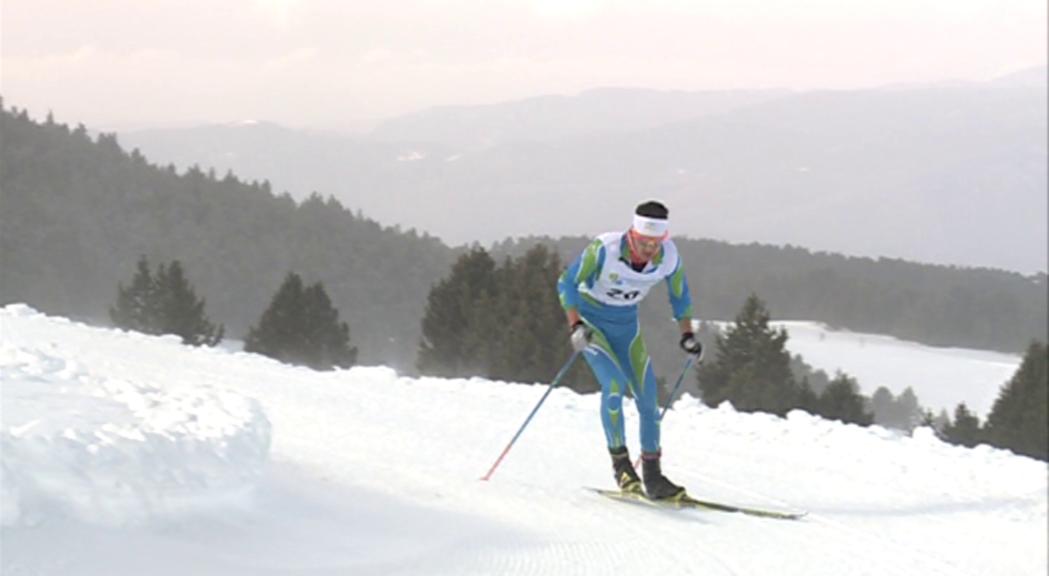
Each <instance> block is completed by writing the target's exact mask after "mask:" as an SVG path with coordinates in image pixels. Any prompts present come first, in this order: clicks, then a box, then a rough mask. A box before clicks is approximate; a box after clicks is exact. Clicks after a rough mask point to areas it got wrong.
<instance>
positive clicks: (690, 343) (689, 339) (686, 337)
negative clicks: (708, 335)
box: [681, 332, 703, 361]
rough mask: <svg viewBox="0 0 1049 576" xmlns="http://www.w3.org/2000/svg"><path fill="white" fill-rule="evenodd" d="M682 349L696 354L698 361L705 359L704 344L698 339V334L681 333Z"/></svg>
mask: <svg viewBox="0 0 1049 576" xmlns="http://www.w3.org/2000/svg"><path fill="white" fill-rule="evenodd" d="M681 349H682V350H684V351H685V352H688V353H689V354H692V355H694V356H695V357H696V360H697V361H699V360H702V359H703V344H702V343H701V342H700V341H699V340H696V335H695V334H693V333H691V332H685V333H684V334H682V335H681Z"/></svg>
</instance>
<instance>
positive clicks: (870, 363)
mask: <svg viewBox="0 0 1049 576" xmlns="http://www.w3.org/2000/svg"><path fill="white" fill-rule="evenodd" d="M773 325H775V326H776V327H780V328H783V329H785V330H786V331H787V333H788V334H789V335H790V338H789V339H788V340H787V349H788V350H790V352H791V354H801V356H802V358H804V359H805V362H806V363H808V364H810V365H811V366H813V367H814V368H818V369H820V370H823V371H825V372H827V374H828V375H829V376H831V377H833V376H834V373H835V372H836V371H838V370H841V371H844V372H845V373H847V374H848V375H849V376H852V377H854V378H856V379H857V381H858V382H859V385H860V388H861V391H862V392H863V393H864V394H866V395H867V396H870V395H872V394H874V391H875V390H877V389H878V387H879V386H884V387H886V388H888V389H889V390H890V391H891V392H892V393H893V394H895V395H899V394H900V393H901V392H903V391H904V389H906V388H907V387H908V386H909V387H911V388H913V389H914V392H915V394H916V395H917V397H918V400H919V401H920V402H921V403H922V406H923V407H925V408H928V409H930V410H932V411H933V412H936V413H938V412H939V411H940V410H947V412H948V413H950V414H953V413H954V408H955V406H957V405H958V404H959V403H961V402H965V403H966V405H967V406H968V407H969V410H971V411H972V412H973V413H974V414H977V415H979V416H980V418H981V419H983V418H986V417H987V414H988V413H990V411H991V407H992V406H993V405H994V401H995V399H997V398H998V393H999V391H1000V390H1001V387H1002V386H1003V385H1004V384H1005V383H1006V382H1008V381H1009V378H1011V377H1012V375H1013V374H1015V373H1016V369H1017V368H1019V367H1020V361H1021V358H1020V357H1019V356H1017V355H1015V354H1004V353H1001V352H990V351H986V350H971V349H966V348H937V347H934V346H926V345H924V344H919V343H917V342H908V341H906V340H900V339H898V338H893V337H892V336H882V335H878V334H864V333H862V332H849V331H847V330H833V329H831V328H830V327H828V326H827V325H825V324H820V323H818V322H798V321H794V322H774V323H773Z"/></svg>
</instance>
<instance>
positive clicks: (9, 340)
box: [0, 306, 1049, 576]
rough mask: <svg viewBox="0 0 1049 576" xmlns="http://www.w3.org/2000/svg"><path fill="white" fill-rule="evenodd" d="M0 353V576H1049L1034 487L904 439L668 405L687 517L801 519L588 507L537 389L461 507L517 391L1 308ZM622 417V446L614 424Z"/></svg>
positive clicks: (553, 399)
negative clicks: (715, 505)
mask: <svg viewBox="0 0 1049 576" xmlns="http://www.w3.org/2000/svg"><path fill="white" fill-rule="evenodd" d="M0 331H2V340H0V342H2V347H0V369H2V370H3V372H2V375H3V382H2V386H3V388H2V401H3V404H2V406H3V421H2V426H0V428H2V433H3V454H2V463H3V479H2V480H3V487H4V488H3V493H2V506H3V518H4V526H3V529H2V530H3V532H2V536H3V538H2V543H3V549H2V557H3V558H2V571H3V573H4V574H5V575H7V574H151V575H152V574H171V575H189V574H193V575H198V574H223V575H229V574H233V575H237V574H245V575H246V574H260V573H265V574H308V575H313V574H608V573H631V574H641V573H645V574H706V575H721V574H740V575H747V574H786V575H790V574H805V575H813V574H815V575H819V574H834V575H840V574H879V575H883V574H922V575H928V574H944V575H948V574H950V575H956V574H963V575H964V574H971V575H974V576H975V575H981V576H982V575H986V574H1002V575H1014V574H1044V573H1045V572H1046V569H1047V566H1049V563H1047V553H1046V546H1045V542H1046V537H1047V530H1046V520H1047V514H1046V507H1047V496H1046V489H1047V482H1046V465H1045V463H1043V462H1038V461H1034V460H1031V459H1028V458H1023V457H1018V456H1014V455H1012V454H1010V453H1008V452H1005V451H1000V450H994V449H991V448H988V447H978V448H976V449H965V448H960V447H954V446H949V445H946V444H943V443H941V442H939V441H938V440H936V439H935V438H934V437H933V436H932V435H931V433H930V432H928V431H927V430H919V432H918V433H917V434H916V435H915V436H914V437H913V438H911V437H904V436H899V435H897V434H895V433H892V432H889V431H886V430H882V429H880V428H870V429H864V428H858V427H854V426H845V425H841V424H837V423H831V422H825V421H821V420H818V419H815V418H812V417H810V416H808V415H806V414H804V413H800V412H795V413H792V414H790V416H789V417H788V418H786V419H779V418H775V417H771V416H766V415H760V414H757V415H746V414H739V413H736V412H734V411H733V410H732V409H731V408H730V407H727V406H725V407H722V408H719V409H716V410H713V409H709V408H705V407H703V406H702V405H701V404H700V403H699V402H697V401H696V400H694V399H690V398H687V399H685V400H682V401H680V402H678V403H677V405H676V406H675V407H674V410H673V411H671V412H670V413H669V414H668V416H667V420H666V421H665V423H664V426H663V429H664V452H665V455H666V456H665V469H666V471H667V473H668V474H669V475H670V476H671V478H672V479H674V480H676V481H678V482H682V483H684V484H686V485H687V486H688V487H689V489H690V492H692V493H693V494H695V495H698V496H702V497H705V498H708V499H716V500H725V501H731V502H736V503H741V504H750V505H756V506H766V507H777V508H787V509H803V510H807V511H809V512H810V514H809V516H807V517H806V518H805V519H804V520H801V521H798V522H788V521H776V520H763V519H755V518H750V517H744V516H738V515H731V514H722V513H715V512H706V513H703V512H680V511H665V510H653V509H648V508H643V507H638V506H631V505H627V504H622V503H616V502H611V501H608V500H605V499H602V498H601V497H600V496H597V495H594V494H591V493H589V492H587V491H585V490H583V489H582V487H584V486H610V485H611V474H610V467H609V462H608V457H607V455H606V454H605V452H604V448H603V435H602V433H601V430H600V423H599V420H598V417H597V412H596V409H597V404H598V399H597V397H596V396H593V395H587V396H580V395H577V394H574V393H572V392H570V391H568V390H554V392H553V393H552V394H551V395H550V397H549V399H548V400H547V402H546V404H545V405H544V406H543V408H542V410H541V411H540V412H539V413H538V415H537V416H536V418H535V419H534V420H533V422H532V424H531V426H530V427H529V428H528V429H527V430H526V431H525V433H524V435H523V436H522V437H521V439H520V440H519V441H518V443H517V445H516V446H515V447H514V448H513V450H512V451H511V452H510V454H509V456H508V457H507V459H506V460H505V461H504V462H503V464H502V466H501V467H500V468H499V469H498V470H497V472H496V473H495V475H494V477H493V478H492V480H491V481H489V482H481V481H479V480H478V478H479V476H481V475H482V474H483V473H484V472H485V471H486V470H487V469H488V467H489V466H490V465H491V463H492V461H493V460H494V459H495V457H496V456H497V455H498V454H499V452H500V451H501V450H502V448H503V447H504V446H505V444H506V442H507V441H508V440H509V438H510V437H511V436H512V435H513V433H514V431H515V430H516V429H517V427H518V426H519V425H520V423H521V421H522V420H523V419H524V417H525V416H526V415H527V414H528V412H529V411H530V410H531V408H532V406H534V404H535V402H536V401H537V400H538V399H539V397H540V396H541V395H542V393H543V391H544V389H543V388H542V387H537V386H529V385H518V384H505V383H494V382H489V381H485V380H479V379H472V380H443V379H433V378H418V379H416V378H403V377H399V376H398V375H397V374H395V373H394V372H392V371H390V370H388V369H385V368H355V369H352V370H348V371H337V372H331V373H316V372H312V371H310V370H307V369H303V368H295V367H289V366H284V365H281V364H279V363H276V362H274V361H271V360H269V359H265V358H261V357H258V356H254V355H250V354H244V353H237V352H231V351H227V350H213V349H193V348H187V347H183V346H180V345H179V344H178V343H177V342H175V341H174V340H173V339H171V338H154V337H146V336H141V335H137V334H131V333H123V332H119V331H113V330H103V329H96V328H89V327H86V326H82V325H78V324H75V323H71V322H68V321H64V320H62V319H57V318H49V317H46V316H44V315H41V314H37V313H35V312H33V311H31V310H29V309H27V308H25V307H18V306H9V307H7V308H5V309H3V310H0ZM626 416H627V418H628V423H629V425H630V428H629V431H630V432H631V433H633V432H634V431H635V430H636V422H637V418H636V413H635V412H633V410H630V409H628V410H627V414H626ZM70 431H72V432H70ZM634 437H635V438H636V436H634ZM66 440H69V444H68V445H67V444H63V442H65V441H66ZM92 446H95V447H96V448H91V447H92ZM635 450H636V448H635Z"/></svg>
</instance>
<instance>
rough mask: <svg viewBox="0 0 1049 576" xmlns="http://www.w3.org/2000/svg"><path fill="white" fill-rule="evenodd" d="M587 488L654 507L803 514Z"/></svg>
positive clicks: (763, 515) (783, 517) (762, 515)
mask: <svg viewBox="0 0 1049 576" xmlns="http://www.w3.org/2000/svg"><path fill="white" fill-rule="evenodd" d="M587 489H588V490H590V491H591V492H596V493H598V494H600V495H602V496H605V497H606V498H611V499H612V500H619V501H620V502H633V503H637V504H643V505H647V506H653V507H656V508H670V509H677V510H712V511H716V512H729V513H737V514H746V515H747V516H757V517H759V518H774V519H777V520H799V519H801V518H803V517H804V516H805V513H804V512H782V511H777V510H765V509H761V508H749V507H745V506H734V505H732V504H722V503H720V502H711V501H709V500H700V499H697V498H693V497H691V496H688V495H687V494H686V495H682V496H681V497H679V498H674V499H668V500H652V499H651V498H649V497H647V496H645V495H644V494H642V493H638V492H623V491H621V490H607V489H604V488H587Z"/></svg>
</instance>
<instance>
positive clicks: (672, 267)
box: [557, 201, 703, 500]
mask: <svg viewBox="0 0 1049 576" xmlns="http://www.w3.org/2000/svg"><path fill="white" fill-rule="evenodd" d="M668 215H669V211H668V210H667V208H666V206H664V205H663V204H661V203H659V202H655V201H649V202H645V203H643V204H640V205H639V206H638V207H637V209H636V210H635V213H634V220H633V225H632V226H631V228H630V229H629V230H627V231H626V232H609V233H606V234H601V235H600V236H598V237H597V239H595V240H594V241H593V242H592V243H591V244H590V245H589V246H587V248H586V249H585V250H584V251H583V253H582V254H580V255H579V257H578V258H576V260H575V261H574V262H573V263H572V265H571V266H569V267H568V268H567V269H566V270H565V271H564V272H563V273H562V274H561V277H560V280H559V281H558V284H557V289H558V293H559V294H560V297H561V306H562V307H563V308H564V310H565V316H566V317H567V319H568V324H569V325H570V326H571V334H572V335H571V343H572V347H573V348H574V349H575V350H576V351H578V352H581V353H582V354H583V357H584V358H586V361H587V363H588V364H589V365H590V369H591V370H593V372H594V376H595V377H596V378H597V380H598V382H600V384H601V423H602V424H603V426H604V430H605V437H606V439H607V441H608V451H609V453H610V454H611V456H612V469H613V471H614V474H615V479H616V484H618V485H619V488H620V489H621V490H623V491H624V492H634V493H641V484H642V481H641V479H640V478H638V476H637V472H636V471H635V470H634V465H633V463H632V462H631V460H630V455H629V454H628V452H627V447H626V440H625V438H624V432H623V429H624V424H623V417H622V403H623V394H624V392H625V390H626V387H629V388H630V391H631V394H633V397H634V402H635V403H636V405H637V408H638V412H639V413H640V415H641V462H642V467H641V470H642V473H641V475H642V477H643V478H644V492H645V493H646V494H647V495H648V497H649V498H652V499H654V500H663V499H676V498H681V497H684V496H685V490H684V488H682V487H680V486H678V485H676V484H674V483H673V482H671V481H670V480H668V479H667V477H666V476H664V475H663V472H662V470H661V468H660V457H661V454H662V453H661V450H660V443H659V406H658V396H659V394H658V392H659V391H658V385H657V383H656V375H655V373H654V372H653V370H652V362H651V360H650V358H649V356H648V351H647V350H646V349H645V342H644V340H643V339H642V337H641V325H640V323H639V321H638V313H637V310H638V304H639V303H640V302H641V300H642V299H644V297H645V295H646V294H647V293H648V291H649V289H650V288H651V287H652V286H654V285H655V284H657V283H658V282H660V281H662V280H665V281H666V283H667V288H668V292H669V293H670V306H671V308H672V309H673V313H674V318H675V319H676V320H677V322H678V324H679V327H680V329H681V340H680V345H681V348H682V349H684V350H685V352H687V353H689V354H694V355H695V356H696V357H697V359H699V358H701V357H702V354H703V346H702V345H701V344H700V342H699V340H697V339H696V337H695V334H693V331H692V299H691V297H690V296H689V290H688V281H687V279H686V278H685V270H684V267H683V265H682V262H681V258H680V256H679V255H678V251H677V247H676V246H675V245H674V242H673V241H671V240H670V238H669V232H668V230H669V228H668V225H669V220H668Z"/></svg>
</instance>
